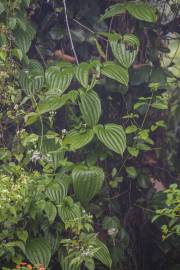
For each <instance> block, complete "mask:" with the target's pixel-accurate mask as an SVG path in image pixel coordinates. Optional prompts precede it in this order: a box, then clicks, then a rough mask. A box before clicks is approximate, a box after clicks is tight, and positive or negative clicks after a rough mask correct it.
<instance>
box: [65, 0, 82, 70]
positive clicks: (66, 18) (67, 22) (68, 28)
mask: <svg viewBox="0 0 180 270" xmlns="http://www.w3.org/2000/svg"><path fill="white" fill-rule="evenodd" d="M63 5H64V13H65V20H66V26H67V30H68V35H69V40H70V43H71V49H72V51H73V54H74V57H75V59H76V64H77V65H79V60H78V57H77V54H76V50H75V47H74V43H73V40H72V35H71V30H70V27H69V21H68V16H67V7H66V0H63Z"/></svg>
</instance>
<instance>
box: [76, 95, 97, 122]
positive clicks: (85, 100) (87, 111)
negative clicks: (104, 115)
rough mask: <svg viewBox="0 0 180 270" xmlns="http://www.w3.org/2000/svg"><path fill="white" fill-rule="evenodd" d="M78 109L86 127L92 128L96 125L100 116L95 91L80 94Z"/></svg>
mask: <svg viewBox="0 0 180 270" xmlns="http://www.w3.org/2000/svg"><path fill="white" fill-rule="evenodd" d="M79 108H80V111H81V113H82V117H83V119H84V121H85V122H86V124H87V125H88V126H90V127H92V126H94V125H96V124H97V123H98V121H99V118H100V115H101V101H100V99H99V97H98V95H97V93H96V92H95V91H93V90H90V91H88V92H86V93H81V95H80V103H79Z"/></svg>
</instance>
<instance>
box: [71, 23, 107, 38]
mask: <svg viewBox="0 0 180 270" xmlns="http://www.w3.org/2000/svg"><path fill="white" fill-rule="evenodd" d="M73 21H75V22H76V23H77V24H79V25H80V26H81V27H82V28H84V29H86V30H87V31H89V32H90V33H91V34H93V35H96V36H97V38H99V39H102V40H104V41H107V40H106V38H103V37H101V36H100V35H99V34H98V33H96V32H94V31H93V30H92V29H90V28H89V27H87V26H86V25H84V24H82V23H81V22H79V21H78V20H76V19H73Z"/></svg>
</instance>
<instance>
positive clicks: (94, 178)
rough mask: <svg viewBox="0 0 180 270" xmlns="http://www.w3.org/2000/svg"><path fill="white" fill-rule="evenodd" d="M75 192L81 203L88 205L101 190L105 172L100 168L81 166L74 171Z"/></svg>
mask: <svg viewBox="0 0 180 270" xmlns="http://www.w3.org/2000/svg"><path fill="white" fill-rule="evenodd" d="M72 179H73V186H74V191H75V194H76V196H77V198H78V199H79V200H80V202H81V203H83V204H85V203H88V202H89V201H90V200H91V199H92V198H93V197H94V196H95V195H96V194H97V193H98V192H99V191H100V189H101V187H102V184H103V181H104V172H103V170H102V169H101V168H99V167H95V166H92V167H87V166H84V165H79V166H77V167H75V168H74V170H73V171H72Z"/></svg>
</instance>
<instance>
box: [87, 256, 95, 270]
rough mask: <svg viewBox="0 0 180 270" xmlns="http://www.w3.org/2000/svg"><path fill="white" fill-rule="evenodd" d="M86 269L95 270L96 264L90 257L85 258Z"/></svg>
mask: <svg viewBox="0 0 180 270" xmlns="http://www.w3.org/2000/svg"><path fill="white" fill-rule="evenodd" d="M85 267H86V268H87V269H88V270H94V269H95V263H94V260H93V258H90V257H86V258H85Z"/></svg>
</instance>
